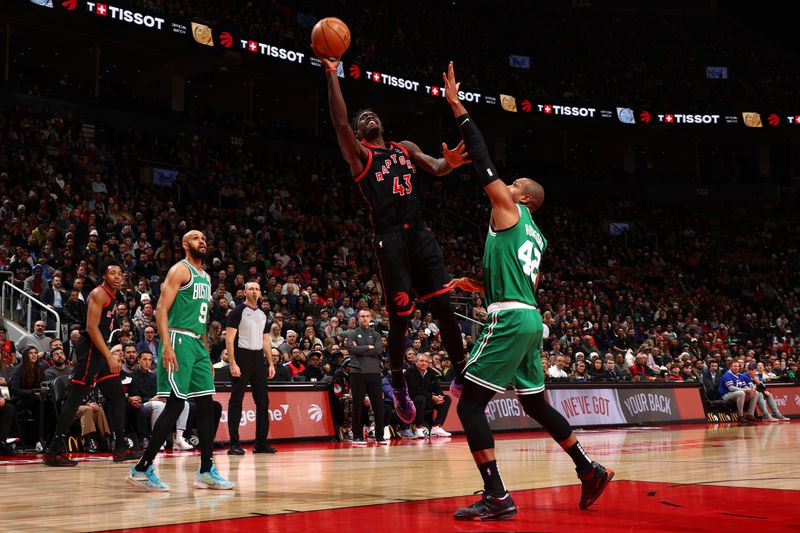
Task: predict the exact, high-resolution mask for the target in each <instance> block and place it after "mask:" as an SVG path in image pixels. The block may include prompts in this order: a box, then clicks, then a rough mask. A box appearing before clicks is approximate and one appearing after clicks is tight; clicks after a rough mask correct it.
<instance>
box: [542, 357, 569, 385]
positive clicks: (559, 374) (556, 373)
mask: <svg viewBox="0 0 800 533" xmlns="http://www.w3.org/2000/svg"><path fill="white" fill-rule="evenodd" d="M566 364H567V360H566V359H565V358H564V356H563V355H558V356H556V362H555V364H554V365H553V366H551V367H550V368H548V369H547V373H548V374H549V375H550V377H551V378H553V379H566V378H568V377H569V375H568V374H567V372H566V371H565V370H564V367H565V366H566Z"/></svg>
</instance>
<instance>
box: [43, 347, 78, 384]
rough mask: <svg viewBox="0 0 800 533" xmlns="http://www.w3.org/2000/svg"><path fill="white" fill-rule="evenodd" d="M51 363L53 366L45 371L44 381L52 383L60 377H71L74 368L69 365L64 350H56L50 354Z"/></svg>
mask: <svg viewBox="0 0 800 533" xmlns="http://www.w3.org/2000/svg"><path fill="white" fill-rule="evenodd" d="M50 361H51V362H52V363H53V366H51V367H50V368H48V369H46V370H45V371H44V380H45V381H48V382H51V381H54V380H55V379H56V378H57V377H59V376H69V375H70V374H72V366H71V365H68V364H67V356H66V355H65V354H64V348H56V349H54V350H53V351H52V352H50Z"/></svg>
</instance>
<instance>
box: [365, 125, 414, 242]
mask: <svg viewBox="0 0 800 533" xmlns="http://www.w3.org/2000/svg"><path fill="white" fill-rule="evenodd" d="M361 144H362V145H364V146H365V147H366V148H367V150H369V156H368V157H367V160H366V161H365V163H364V170H362V171H361V173H360V174H359V175H358V176H355V178H353V179H354V180H355V181H356V183H358V186H359V188H360V189H361V194H362V195H363V196H364V198H365V199H366V201H367V203H368V204H369V208H370V211H371V213H370V217H369V218H370V221H371V222H372V225H373V226H374V227H375V230H376V231H378V232H381V231H392V230H398V229H402V228H404V227H405V228H406V229H408V228H414V227H417V226H419V225H420V221H419V200H418V199H417V191H416V185H415V178H416V175H417V169H416V167H415V166H414V163H413V162H412V161H411V158H410V157H409V156H408V151H407V150H406V149H405V147H403V146H401V145H400V144H398V143H389V145H388V148H387V149H386V150H384V149H382V148H378V147H377V146H375V145H372V144H369V143H367V142H365V141H361Z"/></svg>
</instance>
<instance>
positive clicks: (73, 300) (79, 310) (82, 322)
mask: <svg viewBox="0 0 800 533" xmlns="http://www.w3.org/2000/svg"><path fill="white" fill-rule="evenodd" d="M80 296H81V293H80V290H79V289H77V288H74V287H73V288H72V289H71V290H70V291H69V299H67V301H66V303H65V304H64V319H65V320H66V321H67V327H68V328H69V330H70V331H72V330H73V329H75V328H77V329H83V328H85V327H86V301H85V300H83V299H81V297H80Z"/></svg>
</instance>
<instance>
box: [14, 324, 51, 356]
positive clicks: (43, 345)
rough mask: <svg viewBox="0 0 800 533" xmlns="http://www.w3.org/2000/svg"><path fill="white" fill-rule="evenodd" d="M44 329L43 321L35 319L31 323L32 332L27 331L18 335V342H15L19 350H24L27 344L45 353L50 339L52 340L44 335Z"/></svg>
mask: <svg viewBox="0 0 800 533" xmlns="http://www.w3.org/2000/svg"><path fill="white" fill-rule="evenodd" d="M44 330H45V323H44V321H43V320H37V321H36V322H35V323H34V324H33V333H29V334H27V335H23V336H22V337H20V339H19V342H18V343H17V346H19V349H20V351H24V350H25V348H26V347H28V346H34V347H35V348H36V351H37V352H39V353H41V354H45V353H47V351H48V350H49V349H50V341H51V340H53V338H52V337H48V336H47V335H45V333H44Z"/></svg>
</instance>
